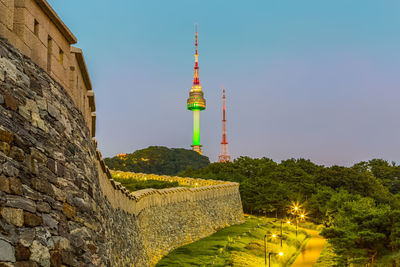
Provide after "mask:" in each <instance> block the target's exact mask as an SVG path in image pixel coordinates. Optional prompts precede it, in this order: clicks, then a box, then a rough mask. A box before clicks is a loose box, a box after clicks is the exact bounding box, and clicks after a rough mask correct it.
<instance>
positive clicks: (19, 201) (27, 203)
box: [6, 195, 36, 212]
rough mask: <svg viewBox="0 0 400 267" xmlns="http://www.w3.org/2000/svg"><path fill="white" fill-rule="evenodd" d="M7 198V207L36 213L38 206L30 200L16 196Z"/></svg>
mask: <svg viewBox="0 0 400 267" xmlns="http://www.w3.org/2000/svg"><path fill="white" fill-rule="evenodd" d="M6 198H7V202H6V206H8V207H12V208H19V209H23V210H26V211H29V212H36V204H35V202H33V201H32V200H30V199H26V198H23V197H20V196H14V195H8V196H7V197H6Z"/></svg>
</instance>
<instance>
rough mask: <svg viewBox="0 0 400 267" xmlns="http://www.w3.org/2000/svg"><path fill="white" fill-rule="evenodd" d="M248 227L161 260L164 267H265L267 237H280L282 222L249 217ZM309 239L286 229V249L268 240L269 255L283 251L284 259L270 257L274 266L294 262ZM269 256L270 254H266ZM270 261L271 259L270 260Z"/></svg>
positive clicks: (224, 231) (291, 228) (226, 231)
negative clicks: (265, 241) (274, 235)
mask: <svg viewBox="0 0 400 267" xmlns="http://www.w3.org/2000/svg"><path fill="white" fill-rule="evenodd" d="M245 219H246V220H245V223H243V224H240V225H234V226H230V227H227V228H224V229H222V230H220V231H218V232H216V233H215V234H213V235H211V236H209V237H206V238H203V239H201V240H199V241H196V242H194V243H191V244H188V245H186V246H183V247H180V248H177V249H175V250H174V251H172V252H171V253H170V254H168V255H166V256H165V257H163V258H162V259H161V261H160V262H159V263H158V264H157V265H156V266H158V267H161V266H182V267H185V266H210V265H212V266H264V235H265V234H267V236H268V239H271V234H273V233H275V234H277V235H279V234H280V221H276V220H275V219H272V218H264V217H263V218H261V217H255V216H246V217H245ZM307 239H308V236H307V234H306V233H305V232H304V231H301V230H299V232H298V237H297V239H296V234H295V227H294V226H291V225H284V232H283V247H282V248H281V247H280V240H279V238H275V239H273V240H268V243H267V253H268V252H275V253H278V252H280V251H283V253H284V255H283V256H277V255H273V256H271V258H272V261H271V266H287V265H288V264H289V263H291V262H293V260H294V258H295V257H296V255H297V254H298V251H299V249H301V247H302V246H303V245H304V244H305V242H306V241H307ZM267 255H268V254H267ZM267 260H268V259H267Z"/></svg>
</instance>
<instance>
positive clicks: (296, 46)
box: [49, 0, 400, 165]
mask: <svg viewBox="0 0 400 267" xmlns="http://www.w3.org/2000/svg"><path fill="white" fill-rule="evenodd" d="M49 2H50V4H51V5H52V6H53V8H54V9H55V10H56V12H57V13H58V14H59V16H60V17H61V18H62V19H63V20H64V22H65V23H66V25H67V26H68V27H69V28H70V29H71V31H72V32H73V33H74V34H75V35H76V36H77V38H78V40H79V41H78V44H77V45H76V46H78V47H80V48H82V49H83V51H84V54H85V58H86V62H87V65H88V68H89V72H90V75H91V79H92V83H93V87H94V90H95V92H96V104H97V118H98V120H97V139H98V140H99V147H100V149H101V151H102V152H103V154H104V155H105V156H112V155H114V154H116V153H121V152H132V151H134V150H136V149H140V148H144V147H147V146H149V145H164V146H168V147H184V148H189V145H190V144H191V138H192V136H191V134H192V133H191V131H192V114H191V112H190V111H188V110H186V99H187V97H188V92H189V90H190V87H191V83H192V76H193V65H194V56H193V54H194V47H193V46H194V25H195V23H198V31H199V66H200V81H201V83H202V86H203V90H204V93H205V98H206V100H207V109H206V110H205V111H202V112H201V143H202V144H203V146H204V148H203V150H204V153H205V155H207V156H209V157H210V159H211V160H212V161H215V160H216V159H217V156H218V154H219V150H220V142H221V119H222V114H221V105H222V99H221V94H222V85H225V86H226V88H227V119H228V122H227V129H228V141H229V150H230V152H231V154H232V156H234V157H238V156H241V155H243V156H245V155H246V156H251V157H262V156H266V157H270V158H272V159H274V160H277V161H279V160H281V159H287V158H292V157H294V158H299V157H303V158H308V159H311V160H313V161H315V162H317V163H320V164H326V165H332V164H342V165H351V164H353V163H355V162H358V161H361V160H368V159H371V158H376V157H378V158H384V159H387V160H390V161H392V160H393V161H396V162H399V160H400V119H399V115H400V105H399V102H400V75H399V70H400V49H399V47H400V16H399V14H400V1H397V0H383V1H376V0H374V1H372V0H354V1H348V0H335V1H321V0H303V1H272V0H268V1H267V0H259V1H257V0H254V1H232V0H230V1H228V0H204V1H192V0H179V1H175V0H171V1H163V0H157V1H153V0H149V1H137V0H132V1H128V0H124V1H122V0H115V1H105V0H85V1H78V0H68V1H65V0H64V1H61V0H51V1H49Z"/></svg>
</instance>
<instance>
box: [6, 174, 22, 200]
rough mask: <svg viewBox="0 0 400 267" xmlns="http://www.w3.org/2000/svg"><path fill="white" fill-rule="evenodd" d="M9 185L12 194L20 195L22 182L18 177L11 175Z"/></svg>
mask: <svg viewBox="0 0 400 267" xmlns="http://www.w3.org/2000/svg"><path fill="white" fill-rule="evenodd" d="M9 187H10V191H11V193H12V194H15V195H19V196H21V195H22V193H23V190H22V183H21V181H20V180H19V179H18V178H16V177H11V178H10V179H9Z"/></svg>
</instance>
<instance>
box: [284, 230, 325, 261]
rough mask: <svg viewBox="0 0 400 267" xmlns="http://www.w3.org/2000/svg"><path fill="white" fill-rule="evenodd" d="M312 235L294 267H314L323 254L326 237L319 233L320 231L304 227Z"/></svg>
mask: <svg viewBox="0 0 400 267" xmlns="http://www.w3.org/2000/svg"><path fill="white" fill-rule="evenodd" d="M304 230H306V231H307V233H309V234H310V235H311V238H310V240H308V242H307V244H306V247H305V248H304V250H303V251H302V252H301V253H300V254H299V256H297V258H296V261H295V262H294V263H293V264H292V267H306V266H307V267H312V266H313V265H314V264H315V263H316V262H317V260H318V257H319V255H320V254H321V251H322V247H323V246H324V244H325V239H324V238H323V237H322V236H320V235H319V233H318V231H314V230H308V229H304Z"/></svg>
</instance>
